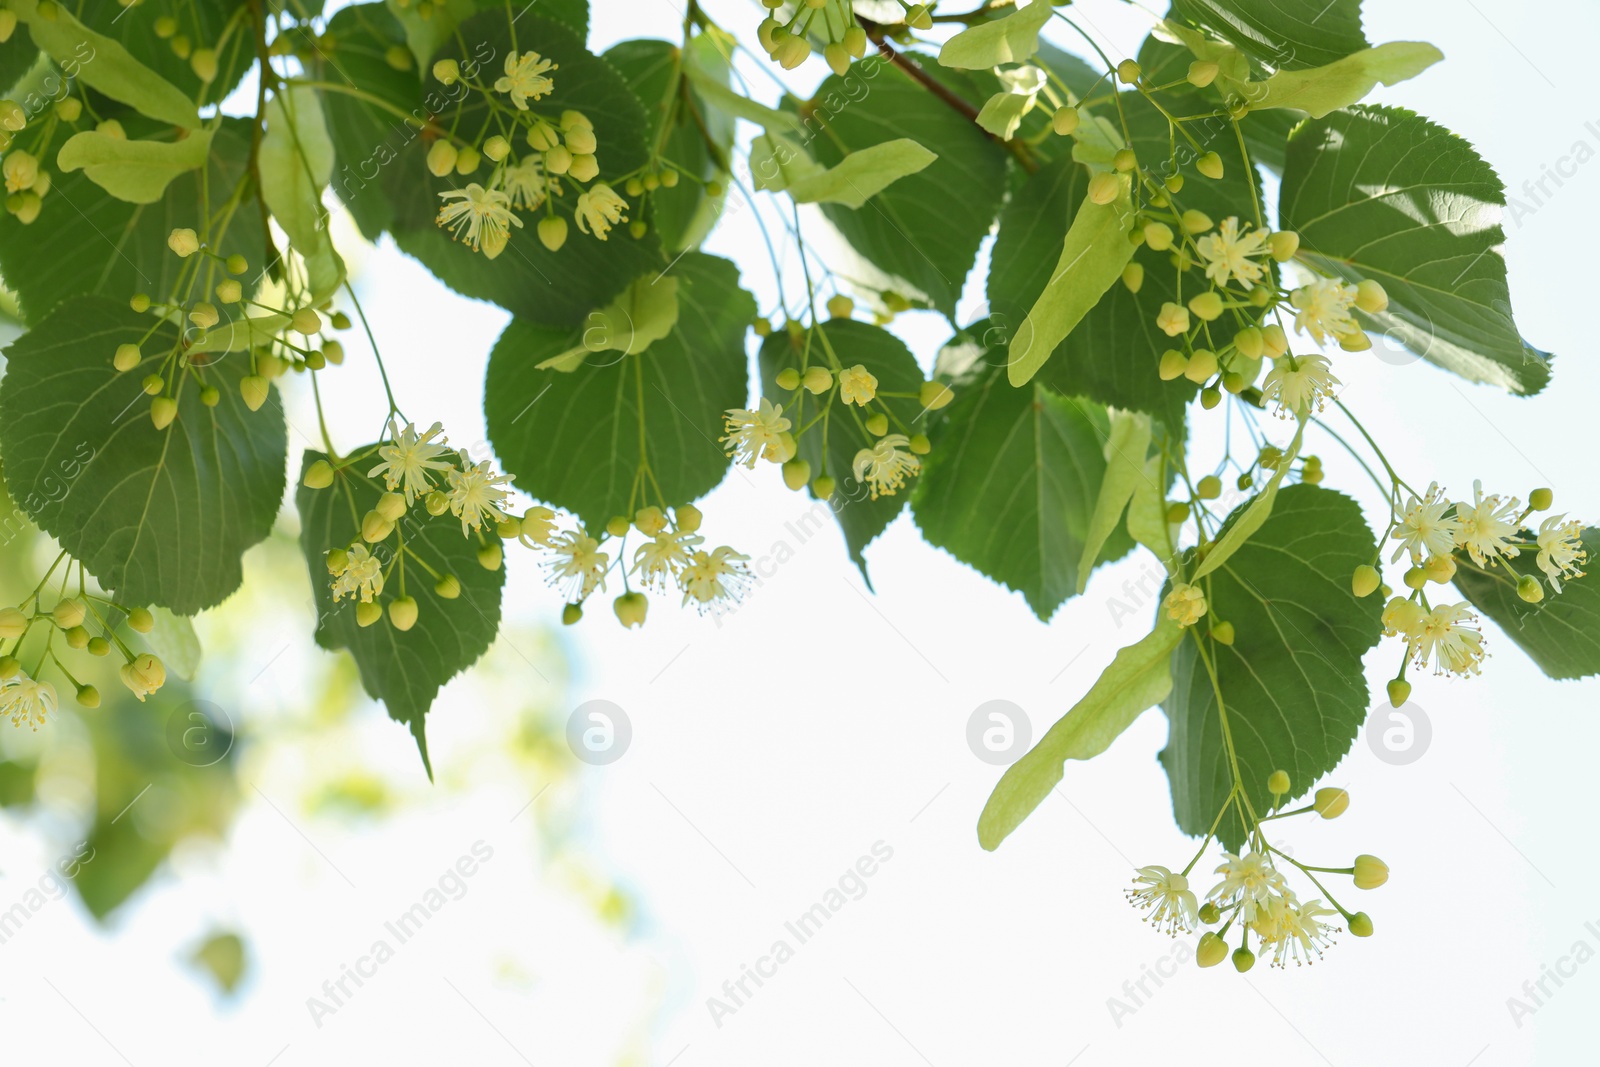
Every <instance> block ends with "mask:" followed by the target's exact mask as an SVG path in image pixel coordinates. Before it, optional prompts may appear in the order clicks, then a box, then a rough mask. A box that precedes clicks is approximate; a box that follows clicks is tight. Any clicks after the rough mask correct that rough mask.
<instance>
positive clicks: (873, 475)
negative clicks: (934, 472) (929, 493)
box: [851, 433, 922, 500]
mask: <svg viewBox="0 0 1600 1067" xmlns="http://www.w3.org/2000/svg"><path fill="white" fill-rule="evenodd" d="M910 444H911V439H910V438H908V437H907V436H906V435H905V434H903V433H892V434H888V435H887V436H884V437H880V438H878V440H877V442H876V443H875V444H873V446H872V447H871V448H863V449H862V450H861V451H859V452H857V453H856V459H855V463H854V464H852V465H851V470H852V472H853V473H854V474H855V476H856V481H858V482H865V483H867V487H868V489H869V490H870V491H871V493H872V499H873V500H876V499H878V498H879V497H880V496H894V494H895V493H896V492H897V491H898V490H899V489H900V488H902V487H903V486H904V485H905V484H906V479H907V478H913V477H915V476H916V475H917V473H918V472H919V471H921V470H922V461H921V460H919V459H918V458H917V457H916V456H915V455H914V454H912V453H911V452H908V451H905V449H906V448H908V447H909V446H910Z"/></svg>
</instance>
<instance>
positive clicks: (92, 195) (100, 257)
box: [0, 113, 263, 322]
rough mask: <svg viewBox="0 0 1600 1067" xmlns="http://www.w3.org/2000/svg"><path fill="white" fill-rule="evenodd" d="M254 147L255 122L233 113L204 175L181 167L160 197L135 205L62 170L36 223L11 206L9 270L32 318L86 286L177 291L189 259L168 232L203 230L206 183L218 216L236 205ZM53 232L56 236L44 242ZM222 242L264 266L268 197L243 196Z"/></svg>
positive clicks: (129, 123)
mask: <svg viewBox="0 0 1600 1067" xmlns="http://www.w3.org/2000/svg"><path fill="white" fill-rule="evenodd" d="M118 118H119V119H121V121H122V122H123V124H124V125H125V126H126V127H127V129H128V134H129V136H130V137H146V136H149V135H151V134H154V133H155V132H157V127H156V124H155V123H153V122H150V121H149V120H147V119H142V118H139V117H137V116H134V115H132V114H131V113H130V114H127V115H126V116H122V115H119V116H118ZM63 126H64V124H63ZM249 155H250V130H249V124H248V123H246V122H244V121H242V120H240V119H225V120H224V121H223V124H222V126H221V127H220V128H219V129H217V130H216V132H215V134H214V135H213V137H212V140H211V155H210V159H209V161H208V162H207V164H206V170H205V172H204V173H205V174H206V179H205V181H204V182H203V183H202V180H201V174H202V172H201V171H189V172H185V173H182V174H179V175H178V177H177V178H176V179H174V180H173V182H172V183H171V184H170V185H169V186H168V187H167V191H166V194H165V195H164V196H163V197H162V198H161V199H160V200H159V201H158V202H157V203H154V204H149V205H136V204H130V203H127V202H126V201H123V200H118V199H115V198H114V197H110V196H107V195H106V194H105V193H104V192H103V191H102V190H101V189H100V188H99V186H97V185H95V184H94V183H93V182H91V181H90V180H89V178H88V177H86V176H85V175H84V174H83V172H81V171H79V172H75V173H71V174H61V175H58V176H57V177H56V179H55V182H54V184H53V186H52V187H51V191H50V195H49V196H47V197H45V201H44V209H43V211H41V212H40V214H39V218H38V219H37V220H36V221H35V222H34V223H33V224H32V225H31V226H24V225H22V223H20V222H18V221H17V219H16V217H15V216H13V215H11V214H9V213H7V214H4V215H0V271H3V272H4V274H5V279H6V284H7V285H9V286H10V287H11V288H12V289H13V290H15V292H16V293H17V296H18V298H19V299H20V302H21V305H22V311H23V313H24V315H25V316H26V318H27V319H28V321H29V322H37V321H38V320H39V319H40V318H42V317H43V316H44V315H45V314H46V313H48V312H49V311H50V310H51V309H52V308H54V307H55V306H56V305H57V304H58V303H60V302H61V301H63V300H65V299H67V298H68V297H71V296H75V295H78V294H83V293H100V294H103V295H105V296H108V297H110V298H112V299H113V300H115V301H119V302H122V301H126V300H127V299H128V297H130V296H132V295H133V294H134V293H140V292H142V293H148V294H150V295H151V296H153V297H160V296H162V295H163V294H166V293H168V292H170V291H171V290H172V287H173V286H175V285H176V284H177V282H178V275H179V274H180V272H182V271H183V270H184V269H185V267H186V266H187V264H188V263H189V262H190V261H187V260H182V259H179V258H178V257H177V256H175V255H173V254H172V252H171V250H170V249H168V248H167V235H168V234H170V233H171V232H172V230H173V228H174V227H178V226H190V227H194V228H195V229H196V230H201V229H203V220H202V219H201V217H200V204H201V202H202V201H201V194H202V188H203V189H204V190H205V191H206V192H207V193H209V195H210V204H211V213H212V216H213V217H215V218H219V219H220V218H222V217H224V216H226V215H228V214H229V213H228V212H227V210H226V208H227V205H228V203H229V200H230V198H231V197H232V195H233V190H234V186H235V184H236V183H237V182H238V180H239V178H240V177H241V176H242V175H243V174H244V171H245V166H246V161H247V160H248V159H249ZM41 158H45V157H41ZM41 227H44V228H47V230H46V229H41ZM46 232H48V234H49V240H42V239H41V237H42V236H43V235H44V234H45V233H46ZM212 236H213V238H215V237H216V234H215V232H213V234H212ZM215 243H216V250H217V252H218V254H219V255H222V256H228V255H232V254H233V253H238V254H240V255H242V256H244V257H245V259H247V260H248V261H249V262H250V263H251V264H252V265H253V266H255V267H257V268H258V269H259V267H260V266H261V264H262V259H263V251H262V248H263V242H262V230H261V221H260V205H259V204H258V203H257V202H256V199H255V197H254V196H253V195H247V196H246V197H244V199H242V200H241V201H240V203H239V205H238V207H237V208H236V209H235V210H234V211H233V212H232V213H231V219H230V221H229V224H228V229H227V232H226V233H225V234H223V235H222V237H221V238H220V240H216V242H215ZM201 276H202V279H205V280H209V283H210V284H209V285H206V286H205V288H207V289H208V290H209V288H210V285H214V284H215V283H216V282H217V281H220V280H221V279H222V278H223V277H225V276H226V275H225V274H224V273H223V272H222V268H221V267H220V265H217V264H216V263H215V261H211V265H209V266H206V267H205V268H203V269H202V271H201Z"/></svg>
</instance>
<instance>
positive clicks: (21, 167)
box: [0, 24, 127, 226]
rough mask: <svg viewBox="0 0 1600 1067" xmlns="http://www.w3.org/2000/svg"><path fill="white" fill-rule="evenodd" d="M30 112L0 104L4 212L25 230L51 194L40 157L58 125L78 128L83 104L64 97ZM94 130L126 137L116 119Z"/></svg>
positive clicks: (8, 103) (9, 103)
mask: <svg viewBox="0 0 1600 1067" xmlns="http://www.w3.org/2000/svg"><path fill="white" fill-rule="evenodd" d="M12 28H13V29H14V28H15V25H14V24H13V27H12ZM9 36H10V32H9V31H8V32H6V33H4V34H0V42H4V40H5V39H6V38H7V37H9ZM29 112H30V109H29V108H28V107H24V106H23V105H22V104H19V103H18V102H17V101H15V100H9V99H5V100H0V153H4V156H3V159H0V174H3V175H4V177H5V183H6V196H5V203H6V211H7V212H8V213H10V214H11V215H13V216H15V217H16V220H17V221H18V222H20V223H22V224H23V225H24V226H26V225H29V224H30V223H32V222H33V221H34V220H35V219H37V218H38V217H39V212H40V211H42V210H43V209H44V198H45V197H46V196H47V195H49V193H50V184H51V178H50V172H49V171H48V170H46V169H45V168H44V165H43V163H41V161H40V158H39V157H40V155H41V154H43V153H44V152H45V150H46V149H47V148H48V147H49V145H50V143H51V141H52V139H53V138H54V137H55V136H56V131H57V127H58V126H59V125H60V124H63V123H64V124H66V125H68V126H75V125H76V124H77V122H78V119H79V118H80V117H82V115H83V101H81V100H79V99H77V98H76V97H71V96H67V97H63V98H62V99H60V100H56V101H55V102H54V103H53V104H51V105H50V106H49V108H48V109H42V111H41V114H40V115H31V114H30V113H29ZM35 120H38V121H35ZM96 128H97V129H98V130H100V132H102V133H105V134H107V135H108V136H112V137H118V138H126V136H127V135H126V134H124V133H123V131H122V124H121V123H119V122H117V121H116V120H115V119H108V120H107V121H105V122H102V123H100V124H99V125H98V126H97V127H96Z"/></svg>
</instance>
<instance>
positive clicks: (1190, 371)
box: [1183, 348, 1217, 385]
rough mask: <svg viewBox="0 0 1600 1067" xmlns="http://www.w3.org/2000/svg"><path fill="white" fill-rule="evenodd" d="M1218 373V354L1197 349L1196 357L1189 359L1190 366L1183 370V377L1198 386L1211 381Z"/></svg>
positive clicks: (1204, 349)
mask: <svg viewBox="0 0 1600 1067" xmlns="http://www.w3.org/2000/svg"><path fill="white" fill-rule="evenodd" d="M1216 373H1217V354H1216V353H1215V352H1213V351H1211V350H1210V349H1209V348H1197V349H1195V352H1194V355H1192V356H1190V357H1189V362H1188V365H1187V366H1185V367H1184V368H1183V376H1184V377H1185V378H1188V379H1189V380H1190V381H1191V382H1194V383H1195V384H1196V385H1200V384H1202V383H1204V382H1208V381H1210V380H1211V377H1212V375H1214V374H1216Z"/></svg>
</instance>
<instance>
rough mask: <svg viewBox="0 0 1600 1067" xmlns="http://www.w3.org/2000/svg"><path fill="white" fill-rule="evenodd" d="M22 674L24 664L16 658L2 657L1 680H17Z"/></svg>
mask: <svg viewBox="0 0 1600 1067" xmlns="http://www.w3.org/2000/svg"><path fill="white" fill-rule="evenodd" d="M20 673H22V663H21V662H20V661H19V660H18V659H17V657H15V656H0V680H5V679H9V678H15V677H16V676H17V675H18V674H20Z"/></svg>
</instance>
